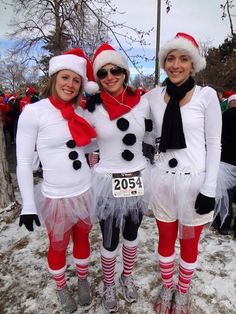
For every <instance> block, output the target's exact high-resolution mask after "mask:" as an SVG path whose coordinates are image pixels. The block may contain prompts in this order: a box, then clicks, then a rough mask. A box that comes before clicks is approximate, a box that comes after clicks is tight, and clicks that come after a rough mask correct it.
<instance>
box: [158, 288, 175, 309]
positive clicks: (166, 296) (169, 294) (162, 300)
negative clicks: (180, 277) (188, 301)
mask: <svg viewBox="0 0 236 314" xmlns="http://www.w3.org/2000/svg"><path fill="white" fill-rule="evenodd" d="M173 295H174V289H173V288H167V287H165V286H162V288H161V292H160V294H159V296H158V299H157V302H156V304H155V306H154V309H155V312H156V313H157V314H170V313H172V312H171V309H172V301H173Z"/></svg>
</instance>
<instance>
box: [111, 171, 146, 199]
mask: <svg viewBox="0 0 236 314" xmlns="http://www.w3.org/2000/svg"><path fill="white" fill-rule="evenodd" d="M112 193H113V196H114V197H131V196H139V195H143V194H144V187H143V179H142V176H141V173H140V171H136V172H131V173H114V174H112Z"/></svg>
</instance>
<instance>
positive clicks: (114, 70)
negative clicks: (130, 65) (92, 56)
mask: <svg viewBox="0 0 236 314" xmlns="http://www.w3.org/2000/svg"><path fill="white" fill-rule="evenodd" d="M109 72H110V74H112V75H113V76H120V75H121V74H123V73H125V69H122V68H121V67H113V68H110V69H108V70H107V69H104V68H103V69H100V70H98V71H97V77H98V78H99V80H102V79H104V78H105V77H107V75H108V73H109Z"/></svg>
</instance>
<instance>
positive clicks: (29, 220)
mask: <svg viewBox="0 0 236 314" xmlns="http://www.w3.org/2000/svg"><path fill="white" fill-rule="evenodd" d="M34 222H35V223H36V225H37V226H41V224H40V221H39V217H38V215H33V214H30V215H20V221H19V226H20V227H21V226H22V225H25V227H26V229H27V230H29V231H34Z"/></svg>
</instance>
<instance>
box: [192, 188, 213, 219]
mask: <svg viewBox="0 0 236 314" xmlns="http://www.w3.org/2000/svg"><path fill="white" fill-rule="evenodd" d="M214 208H215V198H214V197H209V196H206V195H203V194H202V193H199V194H198V196H197V199H196V202H195V209H196V212H197V213H198V214H199V215H205V214H208V213H210V212H211V211H212V210H214Z"/></svg>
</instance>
